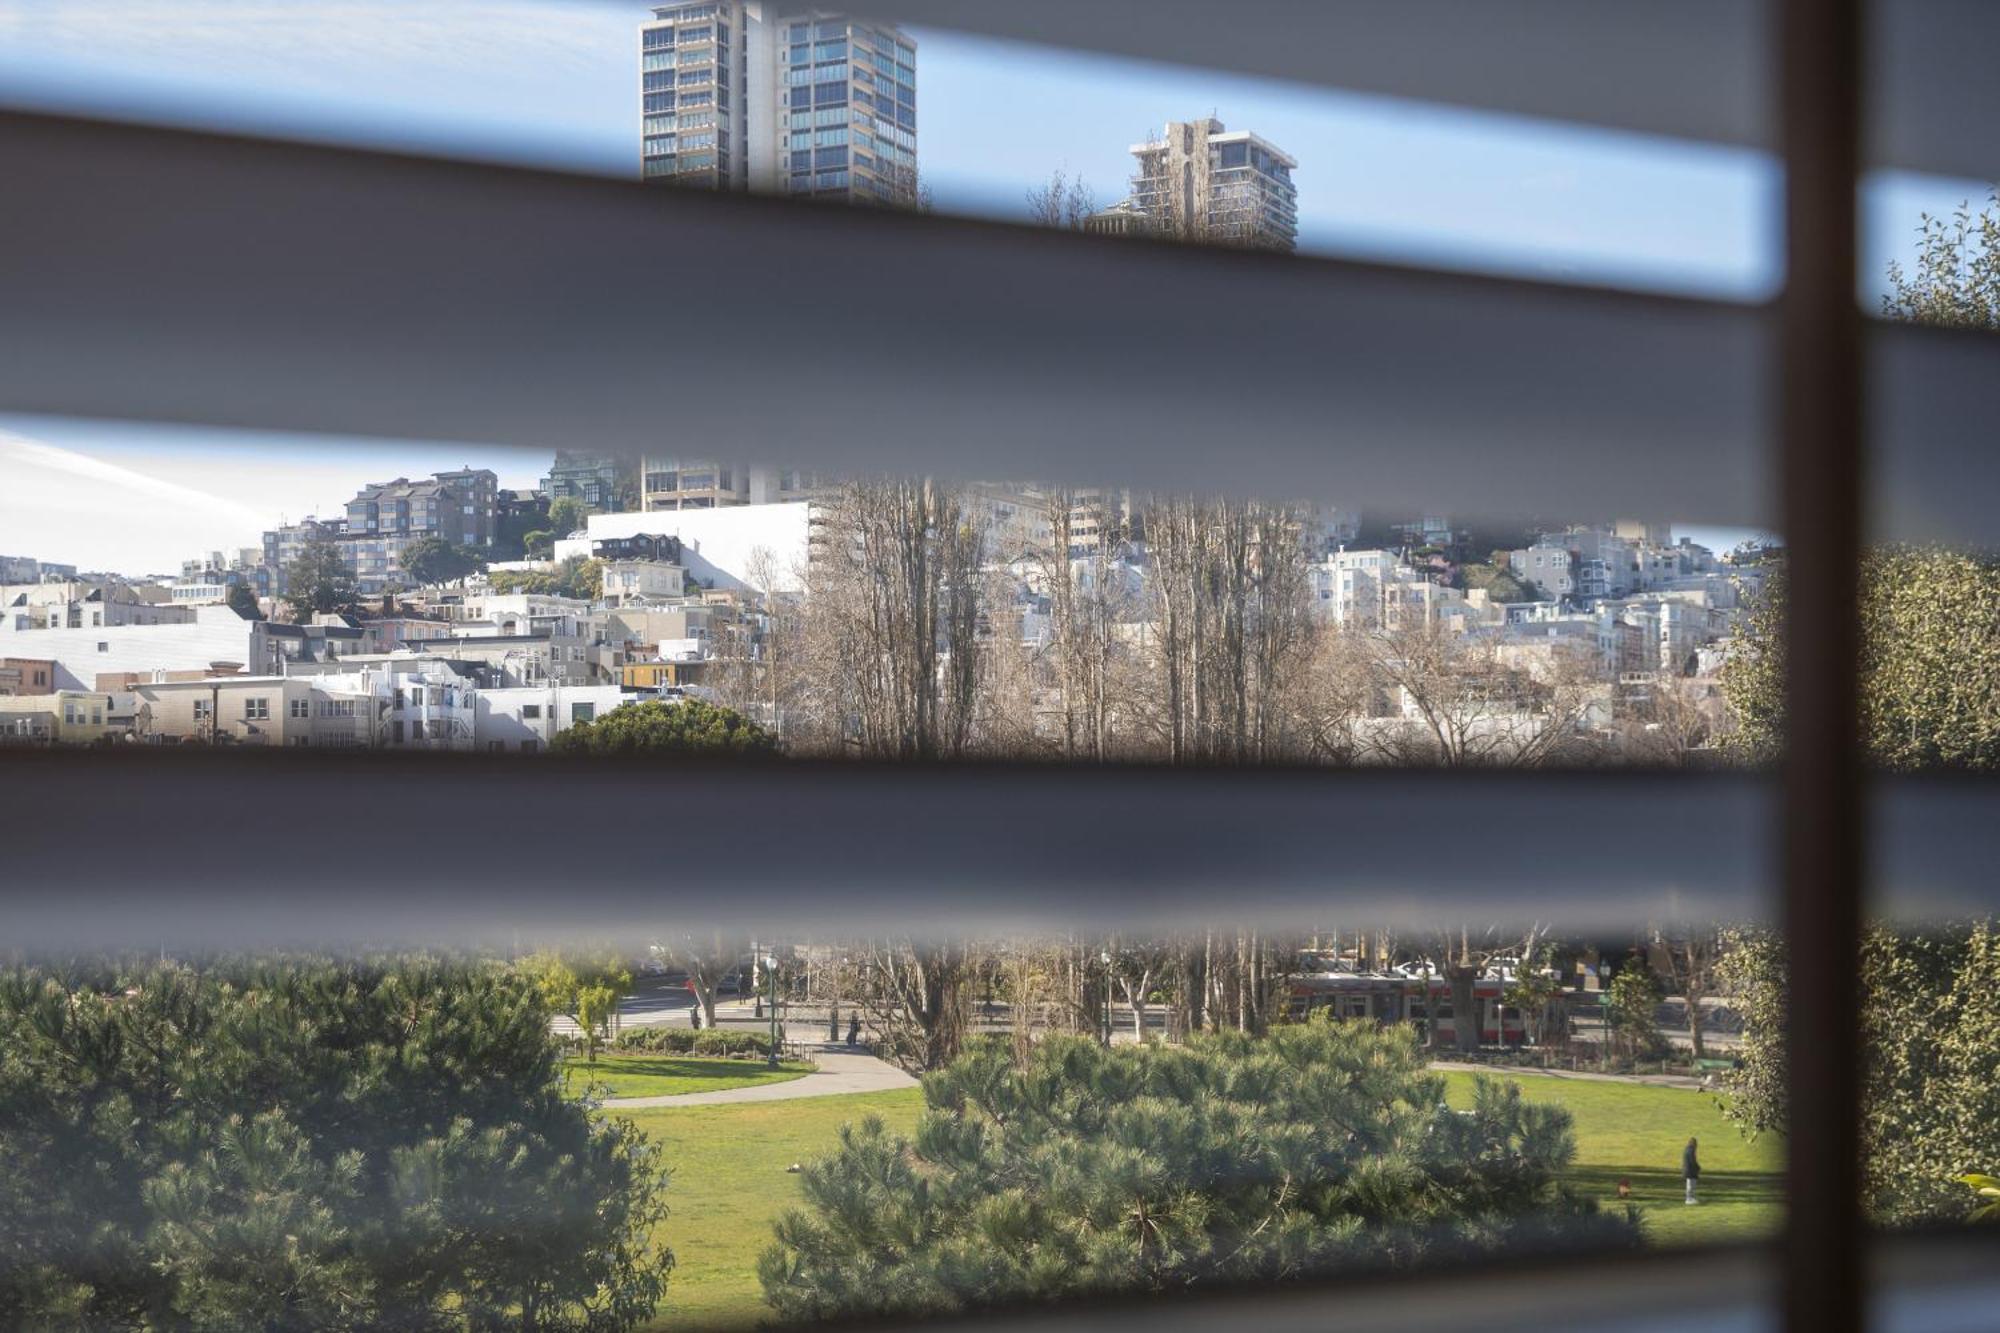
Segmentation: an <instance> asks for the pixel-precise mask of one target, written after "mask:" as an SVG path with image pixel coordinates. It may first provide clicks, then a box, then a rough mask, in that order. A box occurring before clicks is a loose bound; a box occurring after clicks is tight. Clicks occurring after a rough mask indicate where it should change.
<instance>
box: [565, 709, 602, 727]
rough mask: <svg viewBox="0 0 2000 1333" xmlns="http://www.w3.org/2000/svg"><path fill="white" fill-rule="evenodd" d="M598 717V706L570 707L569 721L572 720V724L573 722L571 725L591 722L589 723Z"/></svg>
mask: <svg viewBox="0 0 2000 1333" xmlns="http://www.w3.org/2000/svg"><path fill="white" fill-rule="evenodd" d="M596 716H597V705H596V704H572V705H570V710H569V720H570V722H571V724H572V725H574V724H575V723H578V722H589V721H591V720H592V719H594V718H595V717H596Z"/></svg>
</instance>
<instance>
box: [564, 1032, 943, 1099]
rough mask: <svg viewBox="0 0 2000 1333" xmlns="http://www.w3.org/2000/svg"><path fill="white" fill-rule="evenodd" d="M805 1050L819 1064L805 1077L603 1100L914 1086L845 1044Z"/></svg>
mask: <svg viewBox="0 0 2000 1333" xmlns="http://www.w3.org/2000/svg"><path fill="white" fill-rule="evenodd" d="M806 1054H807V1055H809V1056H811V1057H812V1058H813V1059H814V1060H815V1061H816V1062H818V1064H819V1068H818V1069H816V1070H814V1071H813V1072H812V1073H810V1074H807V1075H806V1076H805V1077H804V1078H795V1079H789V1080H787V1081H786V1082H783V1083H764V1084H760V1085H758V1086H756V1087H751V1088H724V1089H722V1090H721V1091H719V1092H682V1093H675V1094H672V1095H669V1096H664V1097H610V1098H606V1099H605V1102H604V1104H605V1105H606V1106H607V1107H618V1108H620V1109H623V1110H638V1109H639V1108H641V1107H646V1106H718V1105H721V1104H722V1103H724V1102H783V1101H790V1100H791V1099H792V1098H794V1097H837V1096H839V1095H840V1094H842V1093H847V1092H890V1091H893V1090H895V1089H897V1088H914V1087H916V1086H917V1081H916V1080H915V1079H913V1078H911V1077H910V1076H909V1075H908V1074H905V1073H904V1072H903V1071H902V1070H900V1069H898V1068H896V1066H894V1065H892V1064H890V1063H888V1062H887V1061H885V1060H877V1059H876V1058H875V1057H874V1056H872V1055H869V1054H868V1053H867V1052H866V1051H851V1050H849V1049H847V1047H845V1046H837V1045H825V1044H822V1045H819V1046H807V1047H806Z"/></svg>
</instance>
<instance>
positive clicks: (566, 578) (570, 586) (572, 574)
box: [487, 555, 604, 602]
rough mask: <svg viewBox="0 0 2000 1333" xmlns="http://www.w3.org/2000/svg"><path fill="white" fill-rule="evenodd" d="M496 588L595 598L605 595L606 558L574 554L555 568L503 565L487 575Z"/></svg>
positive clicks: (591, 599) (592, 599) (503, 590)
mask: <svg viewBox="0 0 2000 1333" xmlns="http://www.w3.org/2000/svg"><path fill="white" fill-rule="evenodd" d="M487 578H488V582H490V583H491V584H492V585H493V590H494V591H495V592H503V593H505V592H531V593H540V594H542V595H544V596H550V597H576V598H580V599H582V600H584V601H587V602H594V601H596V600H597V599H598V598H599V597H602V596H603V595H604V562H603V561H601V560H592V559H589V558H588V557H585V556H580V555H573V556H571V557H569V559H567V560H565V561H563V562H562V563H561V564H560V565H558V566H556V568H555V569H554V570H553V571H545V570H515V569H503V570H501V571H500V572H499V573H497V574H491V575H488V576H487Z"/></svg>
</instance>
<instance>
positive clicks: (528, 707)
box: [521, 704, 542, 721]
mask: <svg viewBox="0 0 2000 1333" xmlns="http://www.w3.org/2000/svg"><path fill="white" fill-rule="evenodd" d="M541 716H542V706H541V705H540V704H522V705H521V717H522V719H523V720H524V721H537V720H539V719H540V718H541Z"/></svg>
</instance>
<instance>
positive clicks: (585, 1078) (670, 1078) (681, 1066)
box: [564, 1053, 812, 1097]
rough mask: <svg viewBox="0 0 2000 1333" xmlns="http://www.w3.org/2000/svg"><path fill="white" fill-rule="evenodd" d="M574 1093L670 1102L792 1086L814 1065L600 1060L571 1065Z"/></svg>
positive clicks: (669, 1058)
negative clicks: (596, 1087)
mask: <svg viewBox="0 0 2000 1333" xmlns="http://www.w3.org/2000/svg"><path fill="white" fill-rule="evenodd" d="M564 1072H565V1074H566V1076H567V1078H568V1080H569V1090H570V1091H571V1092H572V1093H575V1094H578V1095H581V1094H582V1092H583V1090H584V1088H585V1086H587V1085H588V1084H591V1083H603V1084H606V1085H608V1086H609V1087H610V1089H611V1091H610V1093H609V1094H608V1095H609V1096H612V1097H667V1096H672V1095H675V1094H678V1093H683V1092H721V1091H722V1090H723V1089H725V1088H754V1087H756V1086H757V1085H758V1084H760V1083H786V1082H789V1081H790V1080H792V1079H795V1078H804V1077H805V1076H806V1075H807V1074H810V1073H811V1072H812V1067H811V1066H810V1065H802V1064H796V1063H787V1064H781V1065H779V1066H778V1067H777V1068H776V1069H771V1068H770V1067H768V1066H767V1065H765V1064H764V1062H763V1061H761V1060H707V1059H694V1058H690V1057H688V1056H685V1055H628V1054H622V1053H621V1054H618V1055H600V1056H598V1057H597V1063H596V1064H595V1065H588V1064H585V1063H584V1062H583V1061H582V1060H581V1059H575V1060H571V1061H570V1062H569V1066H568V1068H567V1069H566V1070H565V1071H564Z"/></svg>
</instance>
